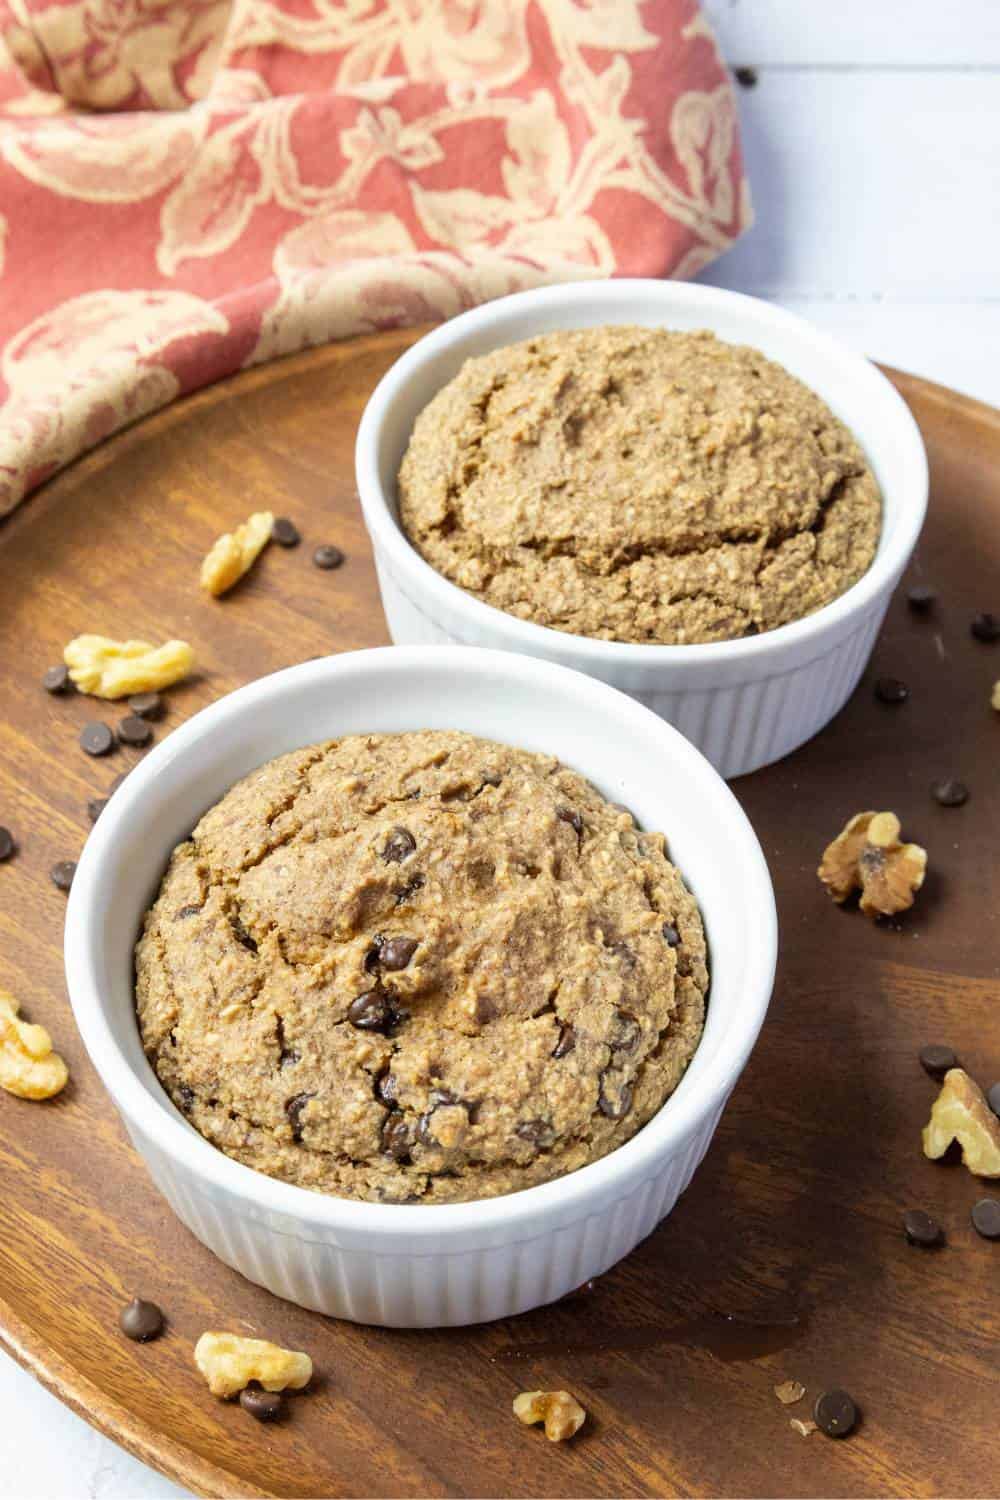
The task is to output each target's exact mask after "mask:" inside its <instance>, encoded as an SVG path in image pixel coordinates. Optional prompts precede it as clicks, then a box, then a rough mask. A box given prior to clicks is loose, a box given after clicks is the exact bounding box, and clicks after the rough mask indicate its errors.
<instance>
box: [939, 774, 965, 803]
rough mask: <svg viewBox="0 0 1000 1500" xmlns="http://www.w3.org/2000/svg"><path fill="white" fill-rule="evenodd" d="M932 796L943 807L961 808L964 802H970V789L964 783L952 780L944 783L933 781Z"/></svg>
mask: <svg viewBox="0 0 1000 1500" xmlns="http://www.w3.org/2000/svg"><path fill="white" fill-rule="evenodd" d="M931 796H932V797H933V798H934V801H935V802H939V803H940V804H941V806H942V807H961V806H962V803H963V802H968V800H969V788H968V787H967V786H966V784H965V782H964V781H953V780H951V779H950V778H949V779H947V780H944V781H932V782H931Z"/></svg>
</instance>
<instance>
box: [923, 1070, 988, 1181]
mask: <svg viewBox="0 0 1000 1500" xmlns="http://www.w3.org/2000/svg"><path fill="white" fill-rule="evenodd" d="M923 1141H924V1155H925V1156H929V1157H930V1158H931V1160H932V1161H936V1160H937V1159H938V1158H939V1157H941V1156H943V1155H944V1154H945V1152H946V1151H947V1149H948V1147H949V1146H950V1145H951V1143H952V1141H957V1142H958V1144H959V1145H960V1146H961V1148H962V1160H963V1162H964V1163H965V1165H966V1166H967V1167H968V1169H969V1171H970V1172H972V1173H974V1174H975V1175H976V1176H977V1177H1000V1119H998V1118H997V1116H996V1115H995V1114H994V1113H993V1111H992V1109H990V1106H989V1105H988V1104H987V1102H986V1099H985V1096H984V1095H983V1091H982V1089H981V1088H980V1087H979V1085H978V1084H977V1083H974V1082H973V1080H972V1079H971V1078H970V1077H969V1075H968V1073H966V1072H965V1070H964V1068H949V1070H948V1072H947V1073H946V1074H945V1075H944V1083H943V1084H942V1085H941V1092H940V1094H938V1096H937V1098H936V1099H935V1101H934V1108H933V1109H932V1110H931V1117H930V1119H929V1120H928V1122H927V1124H926V1125H925V1126H924V1135H923Z"/></svg>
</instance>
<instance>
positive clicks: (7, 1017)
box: [0, 990, 69, 1099]
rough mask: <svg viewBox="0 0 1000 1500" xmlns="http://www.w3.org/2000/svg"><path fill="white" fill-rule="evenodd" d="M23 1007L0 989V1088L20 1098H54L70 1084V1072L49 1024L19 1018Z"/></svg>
mask: <svg viewBox="0 0 1000 1500" xmlns="http://www.w3.org/2000/svg"><path fill="white" fill-rule="evenodd" d="M20 1008H21V1007H20V1006H19V1005H18V1003H17V1001H16V1000H15V999H14V996H13V995H10V994H8V993H7V991H6V990H0V1088H3V1089H6V1090H7V1092H8V1094H16V1095H17V1097H18V1098H19V1099H51V1098H52V1096H53V1094H58V1093H59V1091H60V1089H63V1088H65V1087H66V1080H67V1079H68V1078H69V1071H68V1069H67V1067H66V1064H65V1063H64V1062H63V1060H62V1058H61V1057H60V1056H59V1054H58V1052H53V1050H52V1038H51V1037H50V1036H49V1034H48V1032H47V1031H46V1030H45V1027H44V1026H31V1025H29V1024H28V1022H27V1021H20V1020H18V1015H17V1013H18V1011H19V1010H20Z"/></svg>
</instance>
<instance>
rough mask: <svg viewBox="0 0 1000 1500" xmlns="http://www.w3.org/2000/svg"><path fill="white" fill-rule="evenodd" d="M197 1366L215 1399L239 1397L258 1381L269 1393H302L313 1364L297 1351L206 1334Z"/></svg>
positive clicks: (239, 1337)
mask: <svg viewBox="0 0 1000 1500" xmlns="http://www.w3.org/2000/svg"><path fill="white" fill-rule="evenodd" d="M194 1362H195V1364H196V1365H197V1366H198V1369H199V1370H200V1371H201V1373H202V1374H203V1375H204V1377H205V1379H206V1380H207V1381H208V1388H209V1390H210V1391H211V1392H212V1395H213V1396H221V1397H223V1398H225V1397H227V1396H236V1395H238V1394H239V1392H240V1391H242V1390H245V1389H246V1387H247V1386H248V1385H249V1384H250V1382H251V1380H256V1381H257V1382H258V1383H259V1384H260V1385H262V1386H263V1387H264V1389H265V1391H284V1390H293V1391H300V1390H301V1389H302V1387H303V1386H304V1385H308V1383H309V1381H310V1380H311V1379H312V1372H313V1366H312V1360H311V1359H310V1358H309V1356H308V1354H300V1353H299V1352H298V1350H296V1349H282V1348H281V1347H280V1345H278V1344H271V1343H269V1342H268V1341H267V1339H248V1338H243V1336H242V1335H241V1334H238V1333H212V1332H209V1333H203V1334H202V1336H201V1338H200V1339H199V1340H198V1342H197V1344H195V1346H194Z"/></svg>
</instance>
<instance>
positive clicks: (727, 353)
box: [399, 327, 881, 644]
mask: <svg viewBox="0 0 1000 1500" xmlns="http://www.w3.org/2000/svg"><path fill="white" fill-rule="evenodd" d="M399 495H400V507H401V517H402V521H403V525H404V528H405V530H406V531H407V533H408V535H409V537H410V539H411V541H412V542H413V543H414V545H415V546H416V547H417V549H418V550H419V551H420V552H421V553H422V555H423V556H424V557H425V558H426V559H427V561H428V562H429V563H430V564H431V565H432V566H433V567H434V568H436V569H437V570H438V572H440V573H443V574H444V576H445V577H446V578H449V579H450V580H451V581H452V582H453V583H456V584H458V585H459V586H460V587H461V588H464V589H466V590H468V591H469V592H470V593H472V594H474V595H476V596H477V597H478V598H480V599H482V600H484V601H485V602H486V603H487V604H492V605H495V606H496V608H498V609H502V610H505V611H507V612H508V613H510V614H514V615H517V616H520V617H521V618H522V619H525V620H532V621H535V622H536V623H537V624H540V625H548V626H551V627H553V628H555V629H557V630H565V631H570V632H572V633H574V634H576V635H584V636H591V637H597V638H601V639H605V640H617V641H632V642H646V643H660V644H690V643H695V642H704V641H725V640H732V639H735V638H736V637H739V636H746V635H755V634H757V633H758V632H760V631H765V630H773V629H774V628H775V626H778V625H783V624H786V623H787V622H788V621H790V620H796V619H799V618H801V617H802V616H803V615H808V614H811V613H812V612H813V611H814V610H817V609H819V608H820V607H821V606H822V605H824V604H828V603H829V602H830V601H831V600H832V599H835V598H836V597H837V596H838V595H839V594H841V593H843V592H844V590H845V589H846V588H849V587H850V585H851V584H853V583H855V582H856V581H857V580H858V579H859V578H860V577H861V575H862V574H863V573H864V572H865V571H866V569H867V568H868V567H869V565H870V564H871V561H872V558H873V557H874V555H875V549H876V546H877V544H878V538H879V531H880V527H881V498H880V494H879V490H878V486H877V484H876V482H875V479H874V477H873V475H872V473H871V471H870V469H869V467H868V464H867V462H866V459H865V456H864V454H863V453H862V451H861V449H860V447H859V446H858V444H857V442H856V441H855V440H854V438H853V437H852V435H851V433H850V432H849V431H848V430H847V428H846V427H845V426H844V425H843V423H842V422H840V421H838V420H837V418H836V417H834V415H833V413H832V412H831V411H830V410H829V408H828V407H827V406H826V404H825V403H824V402H823V401H821V400H820V398H819V397H818V396H816V395H814V394H813V392H812V391H810V390H809V389H808V388H807V387H806V386H804V385H803V384H802V383H801V382H800V381H798V380H796V379H795V378H794V377H793V376H791V375H790V374H789V373H788V372H787V371H786V370H784V369H782V368H781V367H780V366H779V365H776V364H774V363H772V362H771V361H770V360H767V359H765V358H764V356H763V355H762V354H760V353H759V352H758V351H757V350H755V349H750V348H745V347H737V346H735V345H731V344H726V343H723V342H722V341H721V340H719V339H717V338H715V337H714V335H712V334H710V333H704V332H701V333H675V332H670V331H668V330H666V329H660V328H633V327H606V328H592V329H582V330H580V331H577V332H566V333H550V334H545V335H543V336H541V337H538V338H534V339H530V340H528V341H527V342H525V343H521V344H515V345H513V346H511V347H509V348H506V349H499V350H496V351H494V352H493V353H492V354H487V355H484V356H482V357H481V358H478V359H472V360H469V361H468V362H467V363H466V364H465V365H464V366H463V368H462V370H461V371H460V372H459V374H458V375H457V376H456V377H455V379H454V380H452V381H451V382H450V383H449V384H448V385H446V386H445V387H444V389H443V390H441V391H440V392H439V393H438V395H437V396H436V397H435V398H434V399H433V401H431V403H430V405H429V406H427V407H426V408H425V410H424V411H423V412H421V414H420V416H419V417H418V418H417V421H416V424H415V426H414V430H413V435H412V438H411V440H410V444H409V447H408V450H407V452H406V455H405V457H404V459H403V464H402V468H401V470H400V474H399Z"/></svg>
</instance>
